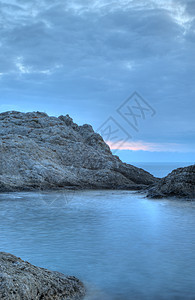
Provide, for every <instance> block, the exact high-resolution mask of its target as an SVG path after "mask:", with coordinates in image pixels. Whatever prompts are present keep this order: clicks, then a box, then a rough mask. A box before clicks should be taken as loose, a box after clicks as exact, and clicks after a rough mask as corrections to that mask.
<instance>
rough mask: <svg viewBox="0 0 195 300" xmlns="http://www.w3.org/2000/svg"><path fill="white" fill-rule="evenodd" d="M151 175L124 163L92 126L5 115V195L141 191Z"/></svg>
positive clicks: (1, 138) (1, 171)
mask: <svg viewBox="0 0 195 300" xmlns="http://www.w3.org/2000/svg"><path fill="white" fill-rule="evenodd" d="M156 180H157V179H155V178H154V177H153V176H152V175H151V174H149V173H148V172H146V171H144V170H142V169H140V168H136V167H134V166H132V165H129V164H125V163H122V162H121V160H120V159H119V158H118V157H117V156H114V155H112V153H111V151H110V148H109V146H108V145H107V144H106V143H105V142H104V141H103V139H102V137H101V136H100V135H99V134H98V133H95V132H94V130H93V128H92V127H91V126H90V125H83V126H78V125H77V124H75V123H74V122H73V120H72V119H71V118H70V117H69V116H68V115H66V116H60V117H58V118H57V117H49V116H48V115H47V114H46V113H41V112H30V113H21V112H16V111H10V112H5V113H1V114H0V191H1V192H4V191H17V190H34V189H54V188H67V187H71V188H96V189H99V188H109V189H141V188H143V187H146V186H148V185H150V184H153V183H154V182H155V181H156Z"/></svg>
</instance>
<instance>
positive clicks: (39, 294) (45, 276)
mask: <svg viewBox="0 0 195 300" xmlns="http://www.w3.org/2000/svg"><path fill="white" fill-rule="evenodd" d="M84 295H85V288H84V285H83V284H82V282H81V281H80V280H78V279H77V278H75V277H73V276H65V275H63V274H61V273H59V272H54V271H49V270H46V269H43V268H38V267H35V266H33V265H31V264H30V263H28V262H26V261H23V260H22V259H20V258H18V257H16V256H14V255H12V254H9V253H5V252H0V299H2V300H21V299H23V300H32V299H33V300H41V299H45V300H49V299H50V300H51V299H55V300H62V299H64V300H76V299H83V297H84Z"/></svg>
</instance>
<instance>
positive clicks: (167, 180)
mask: <svg viewBox="0 0 195 300" xmlns="http://www.w3.org/2000/svg"><path fill="white" fill-rule="evenodd" d="M171 196H177V197H184V198H190V199H195V165H192V166H189V167H185V168H178V169H175V170H173V171H172V172H171V173H170V174H168V175H167V176H166V177H164V178H162V179H161V180H160V181H159V182H158V183H157V184H156V185H154V186H153V187H151V188H150V189H149V191H148V197H150V198H162V197H171Z"/></svg>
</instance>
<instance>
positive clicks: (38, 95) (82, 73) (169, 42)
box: [0, 0, 195, 162]
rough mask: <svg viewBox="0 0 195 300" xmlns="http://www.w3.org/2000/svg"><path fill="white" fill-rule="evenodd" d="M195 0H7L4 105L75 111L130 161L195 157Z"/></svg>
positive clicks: (0, 65) (1, 55)
mask: <svg viewBox="0 0 195 300" xmlns="http://www.w3.org/2000/svg"><path fill="white" fill-rule="evenodd" d="M194 86H195V1H194V0H193V1H192V0H172V1H171V0H147V1H144V0H139V1H138V0H120V1H114V0H98V1H97V0H82V1H81V0H72V1H62V0H52V1H51V0H39V1H36V0H33V1H26V0H2V1H0V90H1V93H0V112H3V111H8V110H17V111H24V112H27V111H44V112H46V113H48V114H49V115H52V116H59V115H61V114H63V115H66V114H69V115H70V116H71V117H72V118H73V120H74V121H75V122H76V123H78V124H79V125H82V124H85V123H88V124H91V125H92V126H93V128H94V130H96V131H97V132H99V133H100V134H102V136H103V138H104V139H105V140H106V142H107V143H108V144H109V145H110V147H111V149H112V151H113V153H114V154H116V155H118V156H119V157H120V158H121V159H122V160H124V161H126V162H134V161H135V162H139V161H141V162H142V161H143V162H147V161H148V162H150V161H153V162H155V161H161V162H166V161H169V162H172V161H178V162H179V161H181V162H182V161H186V162H193V161H194V157H195V147H194V146H195V137H194V132H195V125H194V112H195V101H194V100H195V88H194Z"/></svg>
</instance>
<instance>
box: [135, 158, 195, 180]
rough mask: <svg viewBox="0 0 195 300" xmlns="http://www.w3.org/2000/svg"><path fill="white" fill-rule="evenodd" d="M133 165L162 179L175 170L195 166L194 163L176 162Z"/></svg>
mask: <svg viewBox="0 0 195 300" xmlns="http://www.w3.org/2000/svg"><path fill="white" fill-rule="evenodd" d="M132 164H133V165H135V166H136V167H138V168H142V169H144V170H146V171H148V172H150V173H151V174H152V175H154V176H156V177H159V178H161V177H164V176H167V175H168V174H169V173H170V172H171V171H173V170H174V169H177V168H181V167H187V166H190V165H193V164H194V162H174V163H170V162H169V163H164V162H161V163H159V162H158V163H156V162H152V163H151V162H139V163H132Z"/></svg>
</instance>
